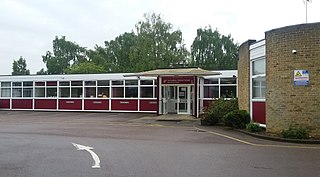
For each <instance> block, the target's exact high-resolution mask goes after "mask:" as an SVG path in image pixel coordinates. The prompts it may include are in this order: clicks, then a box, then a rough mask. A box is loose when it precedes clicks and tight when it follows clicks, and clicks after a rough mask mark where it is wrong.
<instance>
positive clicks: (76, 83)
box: [71, 81, 82, 86]
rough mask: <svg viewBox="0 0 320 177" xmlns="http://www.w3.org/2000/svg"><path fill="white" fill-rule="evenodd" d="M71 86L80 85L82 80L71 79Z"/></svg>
mask: <svg viewBox="0 0 320 177" xmlns="http://www.w3.org/2000/svg"><path fill="white" fill-rule="evenodd" d="M71 86H82V81H71Z"/></svg>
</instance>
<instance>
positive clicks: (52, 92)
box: [47, 87, 57, 97]
mask: <svg viewBox="0 0 320 177" xmlns="http://www.w3.org/2000/svg"><path fill="white" fill-rule="evenodd" d="M47 97H57V87H49V88H47Z"/></svg>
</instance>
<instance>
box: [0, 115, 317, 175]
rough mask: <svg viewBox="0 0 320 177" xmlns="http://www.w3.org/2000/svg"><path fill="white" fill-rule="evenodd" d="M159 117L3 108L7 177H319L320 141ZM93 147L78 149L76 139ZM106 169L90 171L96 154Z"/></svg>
mask: <svg viewBox="0 0 320 177" xmlns="http://www.w3.org/2000/svg"><path fill="white" fill-rule="evenodd" d="M157 119H159V117H156V116H155V115H153V114H140V113H83V112H33V111H0V176H1V177H2V176H3V177H7V176H8V177H15V176H19V177H20V176H22V177H24V176H25V177H27V176H28V177H29V176H33V177H56V176H68V177H81V176H86V177H87V176H90V177H91V176H93V177H95V176H107V177H109V176H110V177H197V176H199V177H212V176H217V177H223V176H226V177H227V176H228V177H230V176H241V177H242V176H243V177H248V176H250V177H254V176H257V177H258V176H259V177H264V176H266V177H267V176H268V177H270V176H281V177H285V176H288V177H298V176H299V177H300V176H319V174H320V168H319V166H320V145H305V144H291V143H283V142H274V141H268V140H263V139H257V138H254V137H251V136H248V135H245V134H242V133H239V132H236V131H233V130H228V129H225V128H223V127H202V126H199V121H198V120H195V119H188V118H187V119H183V120H178V119H176V120H162V121H159V120H157ZM72 143H76V144H79V145H83V146H85V147H86V146H88V147H92V148H93V149H91V148H89V150H88V149H84V150H77V149H76V147H75V146H74V145H73V144H72ZM89 151H92V153H94V154H96V155H97V156H98V158H99V161H100V168H92V166H94V164H95V163H96V162H97V159H95V158H94V156H93V155H92V154H91V152H89Z"/></svg>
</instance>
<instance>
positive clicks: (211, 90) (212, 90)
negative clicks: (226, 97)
mask: <svg viewBox="0 0 320 177" xmlns="http://www.w3.org/2000/svg"><path fill="white" fill-rule="evenodd" d="M203 90H204V95H203V96H204V98H219V86H204V87H203Z"/></svg>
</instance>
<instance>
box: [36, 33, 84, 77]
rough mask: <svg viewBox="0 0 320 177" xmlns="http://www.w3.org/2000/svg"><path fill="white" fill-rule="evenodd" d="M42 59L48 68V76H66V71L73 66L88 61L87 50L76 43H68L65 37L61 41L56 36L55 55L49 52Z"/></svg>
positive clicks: (54, 43) (54, 41) (54, 42)
mask: <svg viewBox="0 0 320 177" xmlns="http://www.w3.org/2000/svg"><path fill="white" fill-rule="evenodd" d="M42 59H43V62H44V63H45V64H46V66H47V69H48V70H47V73H48V74H64V73H65V69H67V68H68V67H70V66H71V65H72V64H78V63H81V62H86V61H87V56H86V49H85V48H83V47H80V46H79V45H78V44H76V43H73V42H70V41H66V37H65V36H62V37H61V38H60V39H59V38H58V37H57V36H56V38H55V39H54V40H53V53H51V52H50V51H47V52H46V54H45V55H44V56H42Z"/></svg>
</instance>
